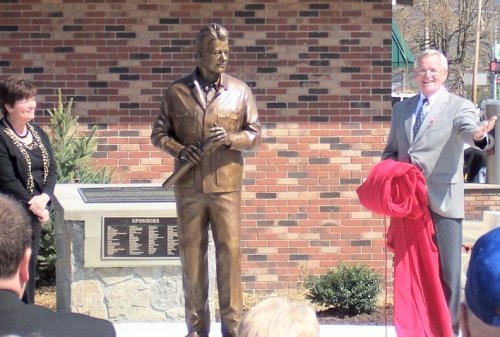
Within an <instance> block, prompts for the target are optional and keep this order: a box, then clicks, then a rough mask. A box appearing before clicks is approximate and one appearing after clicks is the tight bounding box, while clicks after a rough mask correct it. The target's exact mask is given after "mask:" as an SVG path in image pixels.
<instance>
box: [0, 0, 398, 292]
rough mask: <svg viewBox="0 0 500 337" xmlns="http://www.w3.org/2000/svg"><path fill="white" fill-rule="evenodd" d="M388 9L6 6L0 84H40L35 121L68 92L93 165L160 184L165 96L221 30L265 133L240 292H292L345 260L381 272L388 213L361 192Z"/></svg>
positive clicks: (386, 84)
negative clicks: (213, 25) (155, 142)
mask: <svg viewBox="0 0 500 337" xmlns="http://www.w3.org/2000/svg"><path fill="white" fill-rule="evenodd" d="M42 2H43V3H42ZM391 16H392V13H391V4H390V1H387V0H370V1H368V0H366V1H364V0H353V1H343V0H342V1H341V0H330V1H321V0H316V1H307V0H306V1H304V0H301V1H300V2H299V1H291V0H290V1H289V0H283V1H279V0H274V1H273V0H266V1H264V0H262V1H246V2H244V1H237V0H234V1H217V0H214V1H210V0H176V1H166V0H165V1H164V0H148V1H139V0H102V1H92V0H85V1H77V0H48V1H42V0H0V78H1V79H4V78H6V77H7V76H8V75H11V74H16V75H22V76H24V77H25V78H27V79H30V80H32V81H34V82H35V84H36V85H37V87H38V88H39V95H38V100H39V102H40V103H39V105H40V109H39V111H38V115H39V116H40V117H39V118H37V120H38V121H39V122H41V123H43V122H46V121H47V115H46V113H45V112H44V111H45V109H47V108H52V107H53V105H54V104H55V102H56V100H57V89H61V90H62V93H63V95H64V96H65V97H66V98H69V97H74V99H75V104H74V107H73V111H74V113H75V114H77V115H78V116H80V122H81V124H82V127H83V128H84V129H85V130H89V129H90V128H91V127H92V126H94V125H98V126H99V131H98V136H99V140H100V145H99V147H98V149H97V152H96V153H95V155H94V160H95V163H96V164H97V165H107V166H113V167H116V169H117V174H116V176H115V182H153V183H158V184H159V183H161V182H162V181H163V180H164V179H165V178H166V177H167V176H168V175H169V174H170V172H171V170H172V160H171V159H170V158H167V156H166V155H164V154H162V153H160V152H159V151H157V150H156V149H155V148H153V147H152V146H151V144H150V142H149V134H150V129H151V123H152V122H153V121H154V119H155V118H156V115H157V113H158V108H159V101H160V97H161V94H162V92H163V90H164V89H165V88H166V87H167V85H168V84H169V83H170V82H171V81H173V80H174V79H177V78H178V77H180V76H183V75H185V74H187V73H188V72H190V71H192V69H193V68H194V66H195V60H194V58H193V48H192V43H193V39H194V36H195V34H196V32H197V31H198V30H199V29H200V27H201V26H202V25H204V24H206V23H209V22H211V21H216V22H219V23H221V24H222V25H224V26H225V27H226V28H228V29H229V31H230V34H231V35H230V38H231V40H230V46H231V50H232V53H231V55H230V67H229V69H228V73H230V74H232V75H235V76H236V77H239V78H241V79H242V80H244V81H246V82H247V83H248V84H249V85H250V86H251V87H252V90H253V92H254V94H255V97H256V100H257V102H258V108H259V113H260V119H261V122H262V124H263V135H264V142H263V144H262V146H261V147H260V148H259V149H258V150H257V151H256V152H255V153H254V152H252V153H248V154H247V158H246V175H245V181H244V192H243V196H244V205H243V228H242V236H243V237H242V240H243V253H244V266H243V267H244V276H243V278H244V282H245V289H246V290H248V291H252V290H257V291H273V290H276V289H282V288H294V287H297V286H298V284H299V283H300V281H301V280H302V278H303V276H304V275H307V274H309V273H315V274H316V273H323V272H325V271H326V269H327V268H328V267H332V266H334V265H335V264H336V263H337V262H338V261H340V260H352V261H358V262H367V263H369V264H370V265H371V266H372V267H374V268H377V270H379V271H380V272H383V271H382V268H383V267H384V261H385V260H386V256H385V252H384V249H383V243H384V238H383V233H384V221H383V219H382V218H381V217H377V216H374V215H372V214H371V212H368V211H367V210H366V209H363V208H362V207H361V206H360V204H359V202H358V200H357V196H356V192H355V190H356V188H357V187H358V186H359V185H360V183H361V182H362V180H363V178H364V177H366V176H367V174H368V172H369V170H370V168H371V167H372V166H373V164H374V163H376V162H378V159H379V155H380V151H381V150H382V148H383V144H384V137H385V136H386V135H387V132H388V126H389V124H388V123H389V116H390V92H391V59H390V58H391ZM213 18H216V19H213Z"/></svg>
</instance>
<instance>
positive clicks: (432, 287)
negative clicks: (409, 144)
mask: <svg viewBox="0 0 500 337" xmlns="http://www.w3.org/2000/svg"><path fill="white" fill-rule="evenodd" d="M356 192H357V193H358V198H359V200H360V202H361V204H363V206H365V207H366V208H368V209H369V210H371V211H372V212H375V213H377V214H382V215H387V216H390V217H391V225H390V227H389V229H388V232H387V246H388V248H389V249H390V250H391V251H392V252H393V253H394V325H395V328H396V333H397V335H398V337H452V336H453V333H452V329H451V320H450V313H449V311H448V306H447V303H446V300H445V297H444V294H443V288H442V286H441V281H440V278H439V256H438V250H437V247H436V245H435V243H434V241H433V237H434V225H433V223H432V218H431V215H430V211H429V209H428V207H427V186H426V182H425V178H424V176H423V175H422V173H421V172H420V171H419V169H418V168H416V167H415V166H413V165H411V164H409V163H402V162H397V161H394V160H384V161H381V162H380V163H379V164H377V165H376V166H375V167H374V168H373V169H372V171H371V172H370V174H369V176H368V178H367V180H366V181H365V182H364V183H363V184H362V185H361V186H360V187H358V189H357V190H356Z"/></svg>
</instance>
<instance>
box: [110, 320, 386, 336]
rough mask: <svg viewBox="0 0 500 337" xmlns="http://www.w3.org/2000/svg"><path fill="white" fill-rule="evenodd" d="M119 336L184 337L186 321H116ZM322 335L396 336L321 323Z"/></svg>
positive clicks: (216, 333) (379, 328)
mask: <svg viewBox="0 0 500 337" xmlns="http://www.w3.org/2000/svg"><path fill="white" fill-rule="evenodd" d="M115 328H116V333H117V337H142V336H148V337H160V336H161V337H165V336H169V337H184V336H185V335H186V334H187V331H186V326H185V325H184V322H123V323H115ZM210 337H221V333H220V324H218V323H213V324H212V332H211V333H210ZM320 337H396V332H395V331H394V327H393V326H389V327H387V328H386V327H384V326H365V325H321V326H320Z"/></svg>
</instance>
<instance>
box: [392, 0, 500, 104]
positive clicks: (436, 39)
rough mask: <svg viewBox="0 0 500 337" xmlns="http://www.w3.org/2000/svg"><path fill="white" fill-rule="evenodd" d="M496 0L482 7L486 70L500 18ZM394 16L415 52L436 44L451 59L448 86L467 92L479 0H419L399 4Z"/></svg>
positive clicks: (482, 61)
mask: <svg viewBox="0 0 500 337" xmlns="http://www.w3.org/2000/svg"><path fill="white" fill-rule="evenodd" d="M495 3H496V0H483V4H482V8H481V10H482V11H481V28H482V29H481V30H480V32H479V33H480V34H479V35H480V39H481V44H480V46H481V47H480V51H479V55H480V61H479V69H484V70H486V69H487V67H488V63H489V60H490V59H491V52H492V45H493V43H494V42H495V41H494V40H495V36H494V35H495V28H496V27H495V26H496V22H497V20H498V15H497V13H496V10H497V8H496V7H497V5H496V4H495ZM394 17H395V19H396V22H397V23H398V26H399V28H400V30H401V33H402V35H403V36H404V37H405V39H406V41H407V42H408V44H409V45H410V48H411V49H412V51H413V52H414V53H418V52H419V51H422V50H424V49H428V48H433V49H438V50H440V51H442V52H443V53H444V54H445V55H446V56H447V58H448V60H449V66H450V76H449V78H448V88H449V89H450V90H451V91H453V92H456V93H458V94H460V95H466V88H465V86H464V74H465V72H467V71H471V68H472V65H473V61H474V55H475V52H474V51H475V40H476V32H477V17H478V1H477V0H417V1H416V3H415V4H414V6H404V7H397V8H396V9H395V11H394Z"/></svg>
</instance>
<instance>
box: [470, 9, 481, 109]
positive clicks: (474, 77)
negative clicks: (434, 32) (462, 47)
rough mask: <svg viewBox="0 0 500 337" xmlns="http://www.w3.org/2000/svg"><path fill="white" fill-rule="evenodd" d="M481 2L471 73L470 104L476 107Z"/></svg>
mask: <svg viewBox="0 0 500 337" xmlns="http://www.w3.org/2000/svg"><path fill="white" fill-rule="evenodd" d="M481 9H482V0H478V2H477V26H476V44H475V48H474V69H473V71H472V102H473V103H474V104H476V105H477V67H478V64H479V42H480V41H479V37H480V36H481V34H480V33H481Z"/></svg>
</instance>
